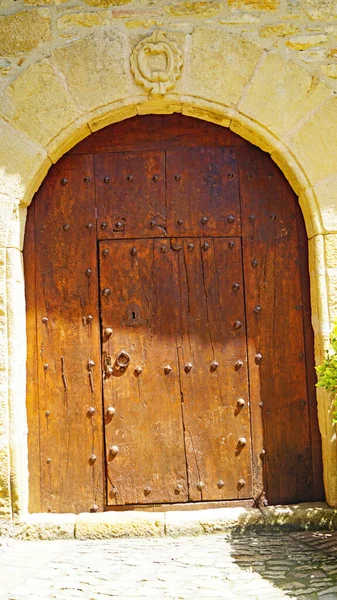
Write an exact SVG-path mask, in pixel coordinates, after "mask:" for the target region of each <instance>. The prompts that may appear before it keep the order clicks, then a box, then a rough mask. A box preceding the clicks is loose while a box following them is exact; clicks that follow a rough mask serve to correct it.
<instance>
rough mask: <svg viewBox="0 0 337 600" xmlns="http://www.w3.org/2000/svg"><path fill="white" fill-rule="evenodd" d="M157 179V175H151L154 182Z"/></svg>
mask: <svg viewBox="0 0 337 600" xmlns="http://www.w3.org/2000/svg"><path fill="white" fill-rule="evenodd" d="M158 179H159V177H158V175H153V177H152V181H154V182H155V183H156V182H157V181H158Z"/></svg>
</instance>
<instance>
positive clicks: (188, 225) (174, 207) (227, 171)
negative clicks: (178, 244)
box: [166, 148, 241, 237]
mask: <svg viewBox="0 0 337 600" xmlns="http://www.w3.org/2000/svg"><path fill="white" fill-rule="evenodd" d="M235 152H236V151H235V150H234V149H233V148H182V149H180V150H167V152H166V173H167V174H166V188H167V232H168V235H169V236H177V237H180V236H222V235H229V236H231V235H240V231H241V225H240V204H239V188H238V183H239V182H238V171H237V161H236V153H235Z"/></svg>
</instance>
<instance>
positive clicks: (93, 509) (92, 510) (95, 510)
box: [90, 504, 99, 513]
mask: <svg viewBox="0 0 337 600" xmlns="http://www.w3.org/2000/svg"><path fill="white" fill-rule="evenodd" d="M98 510H99V506H98V504H92V505H91V507H90V512H91V513H96V512H97V511H98Z"/></svg>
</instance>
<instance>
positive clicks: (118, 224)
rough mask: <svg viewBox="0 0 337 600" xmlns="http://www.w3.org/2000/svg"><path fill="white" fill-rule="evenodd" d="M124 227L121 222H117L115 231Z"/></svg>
mask: <svg viewBox="0 0 337 600" xmlns="http://www.w3.org/2000/svg"><path fill="white" fill-rule="evenodd" d="M123 227H124V223H123V222H122V221H117V223H116V229H122V228H123Z"/></svg>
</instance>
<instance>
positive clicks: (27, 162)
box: [0, 119, 51, 202]
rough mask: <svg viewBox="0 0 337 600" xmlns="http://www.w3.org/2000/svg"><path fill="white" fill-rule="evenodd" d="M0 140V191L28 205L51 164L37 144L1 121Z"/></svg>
mask: <svg viewBox="0 0 337 600" xmlns="http://www.w3.org/2000/svg"><path fill="white" fill-rule="evenodd" d="M0 138H1V145H0V165H2V166H0V189H1V192H2V194H5V195H8V196H11V197H14V198H18V199H20V200H22V201H23V202H30V200H31V198H32V195H33V193H34V192H35V191H36V189H37V188H38V186H39V185H40V183H41V181H42V180H43V178H44V177H45V175H46V174H47V171H48V169H49V167H50V165H51V161H50V159H49V158H48V156H47V154H46V152H45V151H44V150H43V148H42V147H41V146H40V145H39V144H37V143H35V142H33V140H31V139H30V138H29V137H28V136H27V135H26V134H25V133H23V132H21V131H19V130H18V129H16V128H15V127H13V126H12V125H11V124H9V123H6V122H5V121H2V120H1V119H0Z"/></svg>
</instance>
